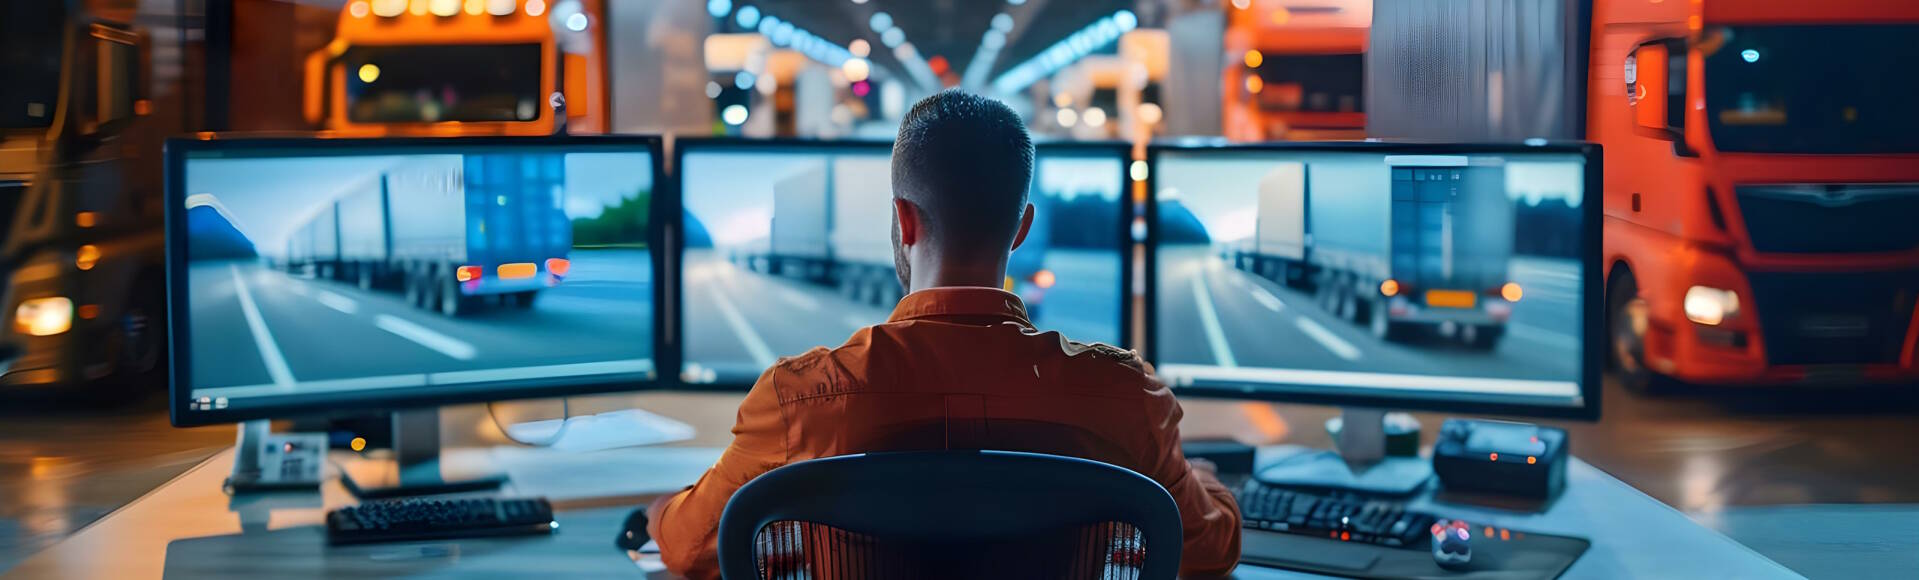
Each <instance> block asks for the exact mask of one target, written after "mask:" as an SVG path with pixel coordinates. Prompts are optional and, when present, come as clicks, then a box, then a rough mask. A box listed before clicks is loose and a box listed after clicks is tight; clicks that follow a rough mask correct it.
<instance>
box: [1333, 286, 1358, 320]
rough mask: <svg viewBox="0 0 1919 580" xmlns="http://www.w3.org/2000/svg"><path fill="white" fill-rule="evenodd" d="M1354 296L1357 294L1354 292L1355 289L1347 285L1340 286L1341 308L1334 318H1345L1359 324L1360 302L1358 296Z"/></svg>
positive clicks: (1339, 304) (1339, 299) (1339, 298)
mask: <svg viewBox="0 0 1919 580" xmlns="http://www.w3.org/2000/svg"><path fill="white" fill-rule="evenodd" d="M1354 294H1356V293H1355V292H1353V289H1352V288H1351V287H1349V286H1347V285H1345V284H1340V285H1339V294H1338V306H1339V308H1338V311H1336V312H1335V313H1334V316H1338V317H1340V318H1343V319H1346V320H1348V321H1351V322H1355V323H1356V322H1359V307H1358V302H1359V300H1358V297H1357V296H1354Z"/></svg>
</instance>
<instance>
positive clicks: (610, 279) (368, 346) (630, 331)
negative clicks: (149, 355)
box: [188, 250, 653, 397]
mask: <svg viewBox="0 0 1919 580" xmlns="http://www.w3.org/2000/svg"><path fill="white" fill-rule="evenodd" d="M569 258H570V259H571V260H572V270H571V271H570V272H569V273H568V276H567V278H566V280H565V281H564V282H561V283H560V285H559V286H557V287H554V288H549V289H547V290H544V291H542V292H541V293H540V296H539V299H538V300H537V301H536V302H535V303H534V305H533V308H532V309H530V310H516V309H513V308H509V307H495V308H489V309H485V310H482V311H480V312H478V313H475V314H473V315H470V316H467V315H463V316H461V317H459V318H450V317H447V316H444V315H441V314H439V313H438V312H430V311H426V310H421V309H418V308H414V307H412V306H409V305H407V304H406V303H405V302H404V296H403V295H402V294H400V293H399V292H398V291H397V290H371V291H368V290H361V289H360V288H359V287H357V286H354V285H351V284H347V283H342V282H334V281H328V280H315V279H311V278H302V277H298V276H295V275H290V274H287V273H286V272H284V271H282V270H278V269H273V268H269V267H266V266H265V265H264V264H261V263H260V262H257V261H253V260H236V261H204V262H195V263H192V264H189V266H188V285H189V290H188V292H189V294H188V295H189V297H190V298H189V299H190V300H191V301H192V303H191V305H190V308H191V309H192V312H193V316H192V318H191V329H190V332H191V340H192V347H191V355H190V356H192V365H193V368H192V373H193V377H192V384H193V385H194V393H195V396H209V397H241V396H252V395H286V394H302V393H317V392H333V391H349V390H364V389H382V388H404V387H418V386H423V385H428V384H447V383H466V382H490V381H502V380H518V379H527V378H541V377H558V376H568V375H582V376H584V375H604V374H630V373H647V372H652V370H653V369H652V367H653V360H652V359H653V352H652V351H653V346H652V345H653V341H652V338H651V332H652V328H653V318H652V317H653V308H652V296H653V294H652V274H651V272H652V269H651V266H650V264H649V262H648V261H649V258H648V254H647V252H646V251H645V250H574V251H573V252H572V254H571V255H570V256H569Z"/></svg>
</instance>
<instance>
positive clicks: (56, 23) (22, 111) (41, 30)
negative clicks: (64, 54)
mask: <svg viewBox="0 0 1919 580" xmlns="http://www.w3.org/2000/svg"><path fill="white" fill-rule="evenodd" d="M63 12H65V3H63V2H7V3H5V4H4V5H0V79H5V81H4V82H5V84H6V90H0V129H29V128H43V127H47V126H49V125H51V124H53V107H54V100H55V99H56V98H58V97H59V95H60V40H61V38H60V33H61V32H63V31H65V30H66V27H64V26H61V21H62V20H64V14H62V13H63Z"/></svg>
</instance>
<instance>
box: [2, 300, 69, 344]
mask: <svg viewBox="0 0 1919 580" xmlns="http://www.w3.org/2000/svg"><path fill="white" fill-rule="evenodd" d="M71 328H73V301H72V300H69V299H67V297H65V296H52V297H47V298H33V299H30V300H27V301H24V302H21V303H20V307H19V308H15V309H14V310H13V331H14V332H18V333H21V334H26V335H31V336H53V335H56V334H60V333H62V332H66V331H67V330H68V329H71Z"/></svg>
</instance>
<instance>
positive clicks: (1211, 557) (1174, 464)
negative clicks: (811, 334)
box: [648, 288, 1240, 578]
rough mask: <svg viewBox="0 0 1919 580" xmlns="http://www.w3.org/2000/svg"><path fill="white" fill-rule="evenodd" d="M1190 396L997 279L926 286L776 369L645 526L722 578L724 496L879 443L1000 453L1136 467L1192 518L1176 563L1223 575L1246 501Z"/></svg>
mask: <svg viewBox="0 0 1919 580" xmlns="http://www.w3.org/2000/svg"><path fill="white" fill-rule="evenodd" d="M1180 416H1181V411H1180V408H1179V402H1178V401H1177V400H1174V398H1173V394H1172V392H1171V391H1169V390H1167V388H1166V386H1165V385H1163V384H1161V383H1160V382H1159V381H1158V380H1157V379H1156V378H1154V377H1153V375H1152V369H1151V367H1149V366H1147V365H1146V363H1145V362H1144V361H1142V360H1140V359H1139V357H1138V356H1136V355H1134V354H1133V353H1131V352H1127V351H1124V350H1120V349H1117V348H1113V347H1110V346H1106V345H1102V344H1090V345H1089V344H1083V343H1078V342H1073V341H1071V340H1067V339H1066V338H1065V337H1063V336H1060V334H1059V333H1057V332H1042V331H1039V330H1036V329H1034V328H1033V325H1032V323H1031V322H1029V321H1028V320H1027V316H1026V307H1025V305H1024V304H1022V303H1021V302H1020V299H1019V297H1018V296H1014V295H1013V294H1010V293H1007V292H1004V291H1001V290H998V289H994V288H934V289H929V290H921V291H918V292H914V293H912V294H909V295H907V296H906V298H904V299H902V300H901V301H900V303H899V305H898V306H897V307H896V308H894V310H893V316H892V318H891V319H889V320H888V321H887V322H886V323H885V324H881V325H878V326H873V327H868V328H865V329H861V330H859V331H858V332H855V333H854V334H853V337H852V338H850V339H848V340H847V341H846V344H843V345H840V347H839V348H835V349H831V350H828V349H825V348H814V349H813V350H811V351H808V352H807V353H805V354H802V355H799V356H796V357H789V358H784V359H781V360H780V361H779V362H778V363H777V364H775V365H773V368H770V369H767V371H766V373H765V374H763V375H761V376H760V380H759V382H758V383H756V384H754V385H753V389H752V391H751V392H748V393H747V395H746V399H745V400H744V401H742V402H741V403H740V411H739V419H738V422H737V423H736V424H735V425H734V426H733V443H732V444H731V445H729V446H728V447H727V448H726V452H725V453H724V454H722V455H721V456H720V460H719V463H718V464H716V465H714V466H713V468H712V469H709V470H707V472H706V475H704V476H702V477H701V478H700V481H699V482H698V483H696V484H694V485H693V486H692V487H689V488H687V489H686V490H685V491H682V492H680V493H678V494H675V495H672V496H668V497H665V498H662V499H661V500H660V501H657V502H655V503H654V504H653V506H652V509H651V510H650V511H651V513H650V514H649V516H650V518H649V521H650V523H649V524H648V527H649V528H651V529H649V530H648V532H649V533H651V534H652V536H653V539H654V540H655V541H657V542H658V543H659V546H660V553H661V557H662V558H664V559H665V561H666V566H667V568H668V569H670V570H672V571H674V572H677V573H679V574H683V575H685V576H688V577H692V578H718V577H719V560H718V547H717V545H716V537H717V535H718V533H719V524H720V513H721V511H723V510H724V509H725V507H726V502H727V500H728V499H729V498H731V497H732V496H733V492H734V491H736V490H738V489H739V488H740V486H741V485H744V484H746V482H747V481H750V480H752V479H753V478H754V477H758V476H759V475H760V474H762V473H766V472H768V471H771V470H773V469H777V468H779V467H781V466H784V465H786V464H789V463H793V462H796V461H804V460H807V459H815V458H820V457H831V456H835V455H847V454H853V453H866V452H881V451H911V450H935V449H995V450H1005V451H1028V452H1036V453H1050V454H1055V455H1070V456H1075V457H1083V458H1087V459H1093V460H1097V461H1103V462H1106V463H1111V464H1114V465H1119V466H1122V467H1125V468H1127V469H1131V470H1133V471H1137V472H1139V473H1141V474H1144V475H1146V476H1148V477H1151V478H1153V480H1155V481H1158V482H1159V484H1160V485H1162V486H1165V487H1166V490H1167V491H1168V492H1171V493H1172V495H1173V499H1174V500H1175V501H1177V502H1178V503H1179V512H1180V516H1181V518H1183V519H1184V520H1185V528H1186V529H1185V533H1186V541H1185V548H1184V550H1183V553H1182V556H1181V565H1180V568H1181V570H1182V572H1183V573H1185V574H1187V575H1218V574H1224V573H1226V572H1228V571H1230V570H1231V569H1232V567H1233V565H1234V564H1235V563H1237V562H1238V560H1239V523H1240V520H1239V506H1238V504H1237V503H1236V502H1235V500H1234V499H1233V496H1232V493H1231V492H1229V491H1228V490H1227V489H1226V486H1225V485H1223V484H1221V483H1220V482H1219V480H1218V478H1215V477H1213V476H1212V475H1211V474H1209V473H1207V472H1204V471H1196V470H1194V469H1192V468H1191V466H1189V465H1188V464H1187V462H1186V458H1185V455H1184V454H1183V453H1181V451H1180V448H1179V420H1180Z"/></svg>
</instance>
